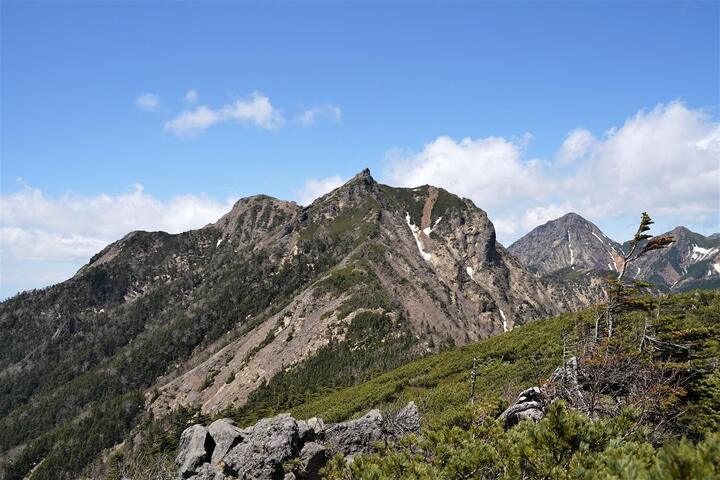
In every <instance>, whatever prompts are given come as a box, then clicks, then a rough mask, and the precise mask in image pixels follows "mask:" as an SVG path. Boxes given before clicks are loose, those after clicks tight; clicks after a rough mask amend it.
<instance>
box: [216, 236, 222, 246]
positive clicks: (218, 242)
mask: <svg viewBox="0 0 720 480" xmlns="http://www.w3.org/2000/svg"><path fill="white" fill-rule="evenodd" d="M222 241H223V239H222V238H221V239H220V240H218V241H217V243H216V244H215V248H217V247H219V246H220V244H221V243H222Z"/></svg>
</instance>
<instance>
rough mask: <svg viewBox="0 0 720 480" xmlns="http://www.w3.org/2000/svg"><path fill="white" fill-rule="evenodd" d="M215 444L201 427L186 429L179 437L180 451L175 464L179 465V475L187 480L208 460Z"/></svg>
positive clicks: (195, 426)
mask: <svg viewBox="0 0 720 480" xmlns="http://www.w3.org/2000/svg"><path fill="white" fill-rule="evenodd" d="M214 448H215V442H214V441H213V439H212V437H211V436H210V434H209V432H208V429H207V428H205V427H203V426H202V425H193V426H192V427H188V428H186V429H185V430H184V431H183V433H182V436H181V437H180V449H179V453H178V455H177V457H176V458H175V463H177V464H178V465H180V475H181V476H182V477H183V478H189V477H191V476H192V475H193V474H195V473H196V472H197V471H198V469H199V468H200V467H201V466H202V464H203V463H206V462H208V461H209V460H210V456H211V455H212V451H213V449H214Z"/></svg>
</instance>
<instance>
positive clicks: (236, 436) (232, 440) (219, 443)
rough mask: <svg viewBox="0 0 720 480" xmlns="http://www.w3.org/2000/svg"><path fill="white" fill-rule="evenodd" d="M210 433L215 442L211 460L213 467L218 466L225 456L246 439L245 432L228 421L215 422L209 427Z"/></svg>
mask: <svg viewBox="0 0 720 480" xmlns="http://www.w3.org/2000/svg"><path fill="white" fill-rule="evenodd" d="M208 432H209V433H210V436H211V437H212V439H213V441H214V442H215V449H214V450H213V453H212V457H211V458H210V463H211V464H212V465H218V464H219V463H220V462H221V461H222V459H223V457H224V456H225V454H227V453H228V452H229V451H230V449H231V448H233V447H234V446H235V445H237V444H238V443H240V442H241V441H242V439H243V437H244V435H243V431H242V430H240V429H239V428H238V427H236V426H235V425H232V424H231V423H230V422H229V421H228V420H226V419H220V420H215V421H214V422H213V423H211V424H210V426H209V427H208Z"/></svg>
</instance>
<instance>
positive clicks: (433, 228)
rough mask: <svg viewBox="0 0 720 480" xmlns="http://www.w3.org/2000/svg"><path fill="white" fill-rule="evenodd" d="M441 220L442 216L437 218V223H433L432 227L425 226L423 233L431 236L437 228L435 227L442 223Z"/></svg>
mask: <svg viewBox="0 0 720 480" xmlns="http://www.w3.org/2000/svg"><path fill="white" fill-rule="evenodd" d="M440 220H442V217H440V218H438V219H437V220H435V223H434V224H433V226H432V227H425V228H423V233H424V234H425V235H427V236H428V237H429V236H430V234H431V233H432V232H433V230H435V227H437V224H438V223H440Z"/></svg>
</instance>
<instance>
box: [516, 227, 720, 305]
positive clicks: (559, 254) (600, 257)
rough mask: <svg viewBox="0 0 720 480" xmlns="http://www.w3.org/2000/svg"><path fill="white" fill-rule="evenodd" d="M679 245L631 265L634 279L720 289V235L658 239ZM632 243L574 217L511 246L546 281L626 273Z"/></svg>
mask: <svg viewBox="0 0 720 480" xmlns="http://www.w3.org/2000/svg"><path fill="white" fill-rule="evenodd" d="M668 235H671V236H673V238H674V239H675V241H674V242H673V243H672V244H671V245H670V246H669V247H668V248H666V249H663V250H656V251H653V252H650V253H648V254H647V255H645V256H643V257H641V258H640V259H639V260H638V261H636V262H633V263H632V264H630V265H629V267H628V271H627V273H626V276H627V277H628V278H633V279H638V280H645V281H649V282H652V283H654V284H656V285H658V286H659V287H661V288H662V289H664V290H667V291H685V290H691V289H695V288H718V287H720V234H717V233H716V234H713V235H711V236H709V237H706V236H703V235H700V234H699V233H695V232H692V231H690V230H688V229H687V228H685V227H676V228H674V229H673V230H671V231H669V232H666V233H663V234H660V235H658V236H668ZM629 248H630V245H629V242H624V243H623V244H620V243H618V242H616V241H614V240H612V239H610V238H608V236H607V235H605V234H604V233H603V232H602V231H601V230H600V229H599V228H598V227H597V226H596V225H595V224H593V223H592V222H590V221H588V220H586V219H584V218H583V217H581V216H580V215H577V214H575V213H568V214H566V215H564V216H562V217H560V218H558V219H556V220H552V221H549V222H547V223H545V224H544V225H540V226H538V227H536V228H535V229H533V230H532V231H530V233H528V234H527V235H525V236H524V237H522V238H520V239H519V240H517V241H516V242H515V243H513V244H512V245H510V247H508V251H509V252H510V253H512V254H513V255H515V257H516V258H518V260H520V262H521V263H523V264H524V265H525V266H527V267H528V269H529V270H530V271H533V272H535V273H537V274H539V275H541V276H548V277H549V276H552V277H558V276H561V275H563V274H568V273H573V272H574V273H577V272H580V271H590V272H595V273H601V272H607V271H613V272H618V271H620V270H621V269H622V266H623V258H624V255H625V253H626V252H627V251H628V249H629Z"/></svg>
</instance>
